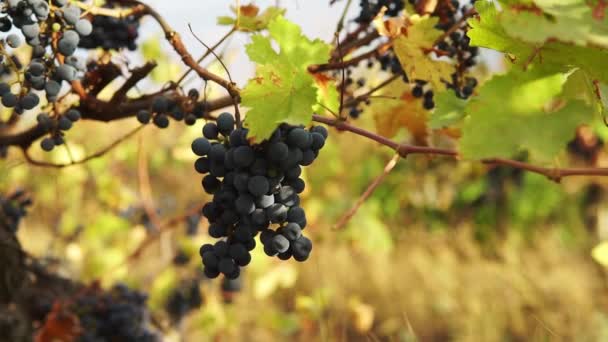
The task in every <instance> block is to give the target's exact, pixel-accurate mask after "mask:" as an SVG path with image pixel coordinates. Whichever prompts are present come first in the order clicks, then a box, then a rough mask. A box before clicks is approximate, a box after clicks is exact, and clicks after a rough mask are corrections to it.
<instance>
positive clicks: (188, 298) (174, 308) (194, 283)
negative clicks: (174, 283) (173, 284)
mask: <svg viewBox="0 0 608 342" xmlns="http://www.w3.org/2000/svg"><path fill="white" fill-rule="evenodd" d="M202 303H203V297H202V296H201V291H200V289H199V280H198V279H192V280H189V281H185V282H182V283H181V284H180V286H179V287H177V288H175V289H173V291H171V293H170V294H169V296H168V297H167V301H166V302H165V310H166V311H167V313H168V314H169V317H170V318H171V320H172V321H173V322H179V321H180V320H181V319H182V318H183V317H184V316H186V315H187V314H188V313H189V312H190V311H192V310H195V309H198V308H199V307H200V306H201V304H202Z"/></svg>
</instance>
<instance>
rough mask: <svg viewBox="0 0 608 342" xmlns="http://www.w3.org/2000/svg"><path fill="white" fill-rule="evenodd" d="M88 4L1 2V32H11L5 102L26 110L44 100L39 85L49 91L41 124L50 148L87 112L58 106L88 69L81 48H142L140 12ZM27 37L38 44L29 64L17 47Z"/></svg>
mask: <svg viewBox="0 0 608 342" xmlns="http://www.w3.org/2000/svg"><path fill="white" fill-rule="evenodd" d="M86 6H87V5H86V4H85V3H84V2H83V3H79V2H73V1H72V2H70V1H68V0H52V1H48V0H7V1H2V4H1V5H0V14H1V15H2V16H1V17H0V32H4V33H5V35H2V34H1V33H0V38H1V41H0V43H1V45H2V49H1V51H0V103H1V104H2V107H5V108H11V109H12V111H13V113H15V114H17V115H21V114H23V113H24V112H25V111H27V110H33V109H35V108H36V107H38V106H39V105H40V104H41V102H42V100H41V98H40V97H39V94H40V93H37V92H36V91H40V92H43V93H44V95H45V96H46V101H47V102H48V103H49V104H50V106H47V107H46V108H45V111H44V112H42V113H39V114H38V116H37V122H38V128H39V129H40V130H41V131H42V132H44V133H46V137H45V138H43V139H42V140H41V141H40V146H41V148H42V149H43V150H44V151H51V150H53V149H54V148H55V146H58V145H62V144H63V143H64V133H65V132H66V131H67V130H69V129H70V128H71V127H72V126H73V123H74V122H76V121H78V120H79V119H80V117H81V115H80V112H78V111H77V110H75V109H72V110H69V111H67V112H65V114H60V113H59V111H58V110H57V109H56V101H58V100H59V99H60V93H61V90H62V88H63V85H64V84H66V83H69V82H73V81H76V80H78V79H80V78H81V76H82V75H84V73H85V72H86V71H87V65H86V60H85V58H84V57H81V56H78V55H76V51H77V49H78V48H79V47H80V48H85V49H95V48H97V47H102V48H104V49H120V48H128V49H131V50H133V49H135V48H136V45H135V40H136V39H137V37H138V29H139V21H138V20H139V17H136V16H128V17H125V18H113V17H107V16H100V15H91V14H89V13H87V12H86V11H85V10H84V9H86V8H87V7H86ZM112 7H113V5H110V4H106V5H105V6H104V8H112ZM24 43H25V44H27V45H29V46H30V47H31V48H32V50H31V59H30V60H29V63H27V64H24V63H23V62H22V61H21V59H20V58H19V57H17V55H16V54H14V53H13V49H17V48H19V47H21V46H22V45H24ZM66 88H67V87H66ZM43 104H44V103H43Z"/></svg>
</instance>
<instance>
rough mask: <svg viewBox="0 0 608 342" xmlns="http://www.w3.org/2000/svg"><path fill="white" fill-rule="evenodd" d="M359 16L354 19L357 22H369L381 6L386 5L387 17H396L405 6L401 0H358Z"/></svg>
mask: <svg viewBox="0 0 608 342" xmlns="http://www.w3.org/2000/svg"><path fill="white" fill-rule="evenodd" d="M359 7H360V12H359V16H358V17H357V18H356V19H355V21H356V22H358V23H369V22H371V21H372V20H373V19H374V18H375V17H376V15H378V12H380V10H381V9H382V7H386V9H387V10H386V12H385V14H386V15H388V16H389V17H396V16H398V15H399V13H400V12H401V11H402V10H403V9H404V8H405V3H404V1H403V0H360V1H359Z"/></svg>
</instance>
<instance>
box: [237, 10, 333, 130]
mask: <svg viewBox="0 0 608 342" xmlns="http://www.w3.org/2000/svg"><path fill="white" fill-rule="evenodd" d="M268 32H269V35H270V37H265V36H262V35H254V36H253V37H252V42H251V43H250V44H248V45H247V47H246V52H247V54H248V56H249V58H250V59H251V60H252V61H254V62H256V63H257V70H256V76H255V77H254V78H253V79H251V80H249V82H248V83H247V85H246V86H245V88H244V89H243V91H242V94H241V97H242V105H243V106H244V107H248V108H250V109H249V111H248V112H247V117H246V120H245V125H246V126H247V127H248V128H249V134H250V136H252V137H254V138H255V139H256V140H258V141H259V140H264V139H267V138H268V137H270V135H271V134H272V132H273V131H274V129H275V128H276V127H277V126H278V125H280V124H281V123H283V122H285V123H289V124H293V125H307V124H309V123H310V122H311V120H312V113H313V109H314V108H313V107H315V105H316V104H317V97H319V99H320V100H323V103H324V104H325V103H327V104H330V105H331V106H332V107H335V103H337V100H336V99H337V95H338V94H337V92H336V91H334V92H332V91H329V90H328V88H327V87H331V86H332V85H328V84H326V85H325V86H324V87H325V88H324V87H321V86H320V85H319V84H317V82H315V79H314V78H313V76H312V75H311V74H310V73H309V72H308V70H307V68H308V66H309V65H311V64H319V63H324V62H326V61H327V60H328V59H329V53H330V49H331V47H330V46H329V45H328V44H326V43H324V42H322V41H320V40H314V41H311V40H309V39H308V38H306V37H305V36H304V35H303V34H302V31H301V30H300V28H299V27H298V26H297V25H295V24H293V23H291V22H289V21H287V20H286V19H285V18H283V17H277V18H275V19H274V20H273V21H271V22H270V24H269V25H268ZM271 39H273V40H274V42H275V43H276V44H277V46H278V48H279V51H278V52H277V51H275V50H274V49H273V47H272V41H271Z"/></svg>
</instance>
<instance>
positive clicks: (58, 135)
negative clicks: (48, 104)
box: [36, 108, 81, 152]
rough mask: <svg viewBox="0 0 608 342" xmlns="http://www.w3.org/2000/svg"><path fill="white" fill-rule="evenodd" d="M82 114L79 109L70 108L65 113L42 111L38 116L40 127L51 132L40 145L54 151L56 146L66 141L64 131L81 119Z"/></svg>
mask: <svg viewBox="0 0 608 342" xmlns="http://www.w3.org/2000/svg"><path fill="white" fill-rule="evenodd" d="M80 118H81V114H80V112H79V111H78V110H77V109H74V108H72V109H70V110H68V111H67V112H65V113H64V114H63V115H56V116H50V115H49V114H48V113H40V114H38V116H37V117H36V121H37V122H38V127H40V128H41V129H42V130H44V131H45V132H47V133H48V134H49V136H48V137H46V138H44V139H42V140H41V141H40V147H41V148H42V149H43V150H44V151H47V152H50V151H52V150H53V149H54V148H55V146H59V145H62V144H63V143H64V142H65V139H64V132H65V131H68V130H69V129H70V128H72V126H73V125H74V122H76V121H78V120H80Z"/></svg>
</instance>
